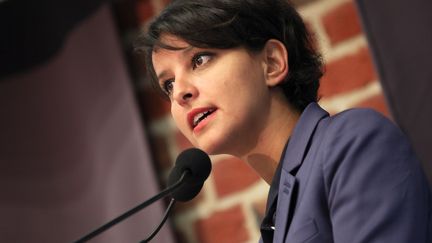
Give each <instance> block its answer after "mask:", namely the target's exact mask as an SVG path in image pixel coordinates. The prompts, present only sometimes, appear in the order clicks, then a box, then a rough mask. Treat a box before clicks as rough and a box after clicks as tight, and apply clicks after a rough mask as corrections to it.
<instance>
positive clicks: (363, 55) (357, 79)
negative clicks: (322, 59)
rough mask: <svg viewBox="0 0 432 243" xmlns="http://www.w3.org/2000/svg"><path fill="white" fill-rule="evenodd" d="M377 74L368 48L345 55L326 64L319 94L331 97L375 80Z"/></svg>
mask: <svg viewBox="0 0 432 243" xmlns="http://www.w3.org/2000/svg"><path fill="white" fill-rule="evenodd" d="M376 78H377V75H376V73H375V69H374V67H373V64H372V59H371V56H370V54H369V51H368V49H367V48H362V49H360V50H359V51H357V52H356V53H354V54H351V55H348V56H344V57H342V58H340V59H338V60H335V61H332V62H330V63H328V64H327V65H326V66H325V73H324V76H323V78H322V79H321V84H320V89H319V94H320V96H323V97H329V96H332V95H335V94H339V93H344V92H347V91H352V90H354V89H357V88H360V87H362V86H364V85H366V84H368V83H370V82H372V81H374V80H376Z"/></svg>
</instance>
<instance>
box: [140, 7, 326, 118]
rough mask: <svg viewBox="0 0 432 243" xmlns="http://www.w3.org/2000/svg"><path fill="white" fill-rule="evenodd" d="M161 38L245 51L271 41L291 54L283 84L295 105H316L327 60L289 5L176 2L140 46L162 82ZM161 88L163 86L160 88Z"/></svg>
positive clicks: (149, 69) (150, 69) (150, 68)
mask: <svg viewBox="0 0 432 243" xmlns="http://www.w3.org/2000/svg"><path fill="white" fill-rule="evenodd" d="M162 34H171V35H174V36H177V37H179V38H181V39H183V40H185V41H186V42H188V43H189V44H190V45H192V46H195V47H199V48H217V49H229V48H234V47H244V48H246V49H247V50H249V51H259V50H262V49H263V47H264V45H265V44H266V42H267V41H268V40H269V39H277V40H279V41H281V42H282V43H283V44H284V45H285V47H286V48H287V50H288V60H289V72H288V75H287V77H286V78H285V80H284V81H283V82H282V83H281V84H280V86H281V87H282V89H283V90H284V93H285V96H286V97H287V99H288V101H289V102H290V104H291V105H293V106H294V107H295V108H296V109H298V110H300V111H303V110H304V108H305V107H306V106H307V105H308V104H309V103H311V102H316V101H317V99H318V98H317V92H318V87H319V79H320V78H321V76H322V74H323V71H322V59H321V56H320V55H319V53H317V51H316V50H315V48H314V46H313V39H312V38H311V35H310V34H309V32H308V31H307V29H306V26H305V24H304V23H303V20H302V18H301V17H300V15H299V14H298V13H297V11H296V10H295V9H294V7H293V6H292V4H290V3H289V2H288V1H287V0H175V1H173V2H172V3H171V4H170V5H168V6H167V7H166V8H165V9H164V10H163V11H162V12H161V14H160V15H159V16H158V17H157V18H155V19H154V20H153V21H152V22H151V23H150V25H149V28H148V31H147V32H146V33H144V34H143V35H142V36H140V37H139V38H138V40H137V42H136V47H137V49H139V50H144V54H145V59H146V68H147V73H148V74H149V77H150V79H151V80H152V83H153V84H155V83H157V80H156V77H155V73H154V68H153V64H152V60H151V59H152V52H153V50H154V48H155V47H162V48H167V49H170V48H171V47H169V46H166V45H165V44H163V43H161V41H160V37H161V35H162ZM158 87H159V85H158Z"/></svg>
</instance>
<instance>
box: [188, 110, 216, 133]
mask: <svg viewBox="0 0 432 243" xmlns="http://www.w3.org/2000/svg"><path fill="white" fill-rule="evenodd" d="M215 111H216V108H199V109H194V110H192V111H191V112H190V113H189V114H188V121H189V125H190V126H191V127H192V129H194V128H195V127H196V126H198V125H199V124H200V123H201V122H202V121H203V120H205V119H206V118H207V117H208V116H209V115H210V114H212V113H213V112H215Z"/></svg>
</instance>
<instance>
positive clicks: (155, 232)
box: [140, 198, 176, 243]
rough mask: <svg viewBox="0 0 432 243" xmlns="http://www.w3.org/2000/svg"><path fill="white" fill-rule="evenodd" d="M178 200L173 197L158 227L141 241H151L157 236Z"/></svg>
mask: <svg viewBox="0 0 432 243" xmlns="http://www.w3.org/2000/svg"><path fill="white" fill-rule="evenodd" d="M175 203H176V200H175V199H174V198H171V201H170V203H169V205H168V207H167V209H166V211H165V215H164V216H163V219H162V221H161V222H160V223H159V225H158V226H157V227H156V229H155V230H154V231H153V232H152V233H151V234H150V235H149V236H148V237H147V238H146V239H145V240H142V241H140V243H147V242H149V241H151V240H152V239H153V237H155V236H156V234H157V233H158V232H159V230H160V229H161V228H162V226H163V225H164V223H165V221H166V220H167V219H168V215H169V213H170V212H171V208H172V207H173V206H174V205H175Z"/></svg>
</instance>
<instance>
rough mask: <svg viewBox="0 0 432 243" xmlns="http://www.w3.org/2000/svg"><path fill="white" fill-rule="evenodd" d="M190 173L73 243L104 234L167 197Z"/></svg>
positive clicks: (184, 173)
mask: <svg viewBox="0 0 432 243" xmlns="http://www.w3.org/2000/svg"><path fill="white" fill-rule="evenodd" d="M190 173H191V172H190V171H189V170H185V171H184V172H183V173H182V175H181V177H180V179H179V180H178V181H177V182H176V183H174V184H173V185H171V186H169V187H167V188H166V189H165V190H163V191H161V192H160V193H159V194H157V195H155V196H153V197H152V198H150V199H148V200H147V201H145V202H143V203H141V204H139V205H137V206H136V207H134V208H132V209H130V210H129V211H127V212H125V213H123V214H122V215H120V216H118V217H116V218H114V219H113V220H111V221H109V222H108V223H106V224H104V225H102V226H100V227H99V228H97V229H96V230H94V231H92V232H90V233H89V234H87V235H85V236H84V237H82V238H81V239H79V240H77V241H75V242H74V243H83V242H87V241H88V240H90V239H92V238H94V237H95V236H97V235H99V234H100V233H102V232H104V231H105V230H107V229H109V228H111V227H112V226H114V225H116V224H118V223H120V222H121V221H123V220H124V219H126V218H128V217H129V216H131V215H132V214H135V213H136V212H138V211H140V210H141V209H143V208H145V207H147V206H148V205H150V204H152V203H154V202H156V201H157V200H159V199H161V198H163V197H165V196H167V195H168V194H170V193H171V192H172V191H174V190H175V189H177V188H178V187H180V186H181V184H182V183H183V181H184V179H185V178H186V175H187V174H190Z"/></svg>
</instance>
